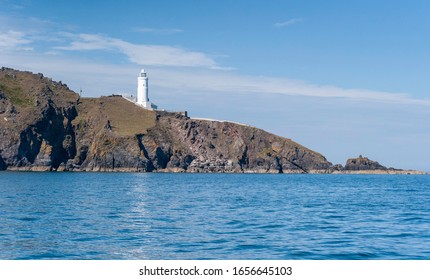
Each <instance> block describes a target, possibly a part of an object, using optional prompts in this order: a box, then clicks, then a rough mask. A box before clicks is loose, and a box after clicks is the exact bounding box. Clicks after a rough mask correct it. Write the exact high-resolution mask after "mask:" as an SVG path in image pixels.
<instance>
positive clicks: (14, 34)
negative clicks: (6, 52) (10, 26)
mask: <svg viewBox="0 0 430 280" xmlns="http://www.w3.org/2000/svg"><path fill="white" fill-rule="evenodd" d="M29 43H31V40H29V39H28V38H26V36H25V34H24V33H22V32H19V31H14V30H9V31H8V32H5V33H0V50H1V49H16V48H20V49H21V47H22V46H25V45H27V44H29ZM29 49H31V48H30V47H24V50H29Z"/></svg>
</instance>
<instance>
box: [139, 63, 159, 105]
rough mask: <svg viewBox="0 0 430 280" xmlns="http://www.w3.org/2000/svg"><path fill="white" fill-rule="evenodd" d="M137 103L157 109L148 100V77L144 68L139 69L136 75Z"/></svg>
mask: <svg viewBox="0 0 430 280" xmlns="http://www.w3.org/2000/svg"><path fill="white" fill-rule="evenodd" d="M137 104H138V105H140V106H142V107H143V108H146V109H150V110H152V109H157V105H155V104H153V103H151V102H150V101H149V95H148V77H147V76H146V72H145V70H144V69H142V71H140V74H139V76H138V77H137Z"/></svg>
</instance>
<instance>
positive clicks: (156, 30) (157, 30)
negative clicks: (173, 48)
mask: <svg viewBox="0 0 430 280" xmlns="http://www.w3.org/2000/svg"><path fill="white" fill-rule="evenodd" d="M133 30H134V31H136V32H141V33H153V34H160V35H170V34H176V33H181V32H184V30H182V29H180V28H148V27H141V28H135V29H133Z"/></svg>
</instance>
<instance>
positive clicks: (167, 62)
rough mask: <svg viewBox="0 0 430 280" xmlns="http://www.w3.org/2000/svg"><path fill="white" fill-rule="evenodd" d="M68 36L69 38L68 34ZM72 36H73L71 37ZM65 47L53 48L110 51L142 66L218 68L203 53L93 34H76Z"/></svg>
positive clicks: (213, 61)
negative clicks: (134, 42)
mask: <svg viewBox="0 0 430 280" xmlns="http://www.w3.org/2000/svg"><path fill="white" fill-rule="evenodd" d="M68 36H71V35H70V34H69V35H68ZM72 36H73V35H72ZM74 37H75V38H74V39H73V40H72V42H71V43H70V44H69V45H67V46H58V47H54V49H57V50H66V51H90V50H110V51H117V52H120V53H123V54H125V55H126V56H127V57H128V59H129V60H130V61H131V62H134V63H137V64H143V65H163V66H184V67H204V68H211V69H215V68H217V69H218V68H220V66H219V65H218V64H217V63H216V62H215V60H214V59H212V58H211V57H210V56H208V55H207V54H205V53H202V52H195V51H188V50H186V49H183V48H180V47H173V46H164V45H146V44H133V43H130V42H127V41H124V40H122V39H117V38H111V37H107V36H102V35H95V34H78V35H76V36H74Z"/></svg>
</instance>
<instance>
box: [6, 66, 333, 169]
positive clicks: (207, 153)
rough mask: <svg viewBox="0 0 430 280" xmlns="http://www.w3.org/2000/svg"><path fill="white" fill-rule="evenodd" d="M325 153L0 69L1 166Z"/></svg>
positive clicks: (309, 164)
mask: <svg viewBox="0 0 430 280" xmlns="http://www.w3.org/2000/svg"><path fill="white" fill-rule="evenodd" d="M330 168H332V164H331V163H330V162H328V161H327V160H326V159H325V158H324V157H323V156H322V155H321V154H319V153H316V152H314V151H311V150H309V149H307V148H305V147H303V146H301V145H299V144H297V143H295V142H293V141H291V140H290V139H286V138H283V137H279V136H276V135H273V134H270V133H268V132H265V131H263V130H260V129H257V128H255V127H250V126H245V125H239V124H235V123H230V122H219V121H205V120H193V119H190V118H188V117H186V116H184V115H183V114H180V113H167V112H162V111H148V110H145V109H143V108H140V107H138V106H136V105H134V104H133V103H131V102H129V101H127V100H125V99H123V98H122V97H120V96H110V97H101V98H80V97H79V95H78V94H76V93H74V92H72V91H71V90H69V88H68V87H67V85H65V84H63V83H61V82H55V81H52V80H51V79H49V78H46V77H44V76H43V75H42V74H33V73H30V72H21V71H16V70H13V69H9V68H1V71H0V170H5V169H8V170H46V171H47V170H68V171H142V172H165V171H170V172H258V173H283V172H284V173H285V172H288V173H306V172H328V171H329V170H330Z"/></svg>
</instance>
